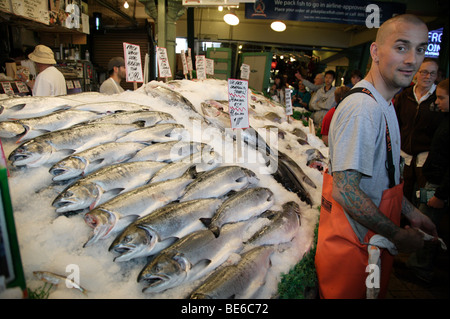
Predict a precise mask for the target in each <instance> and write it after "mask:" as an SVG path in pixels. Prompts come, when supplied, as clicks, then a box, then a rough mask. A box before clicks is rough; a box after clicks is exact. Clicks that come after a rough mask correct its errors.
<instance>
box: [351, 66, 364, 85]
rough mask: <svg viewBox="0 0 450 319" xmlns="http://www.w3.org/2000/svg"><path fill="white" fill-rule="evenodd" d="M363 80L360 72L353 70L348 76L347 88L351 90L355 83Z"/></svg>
mask: <svg viewBox="0 0 450 319" xmlns="http://www.w3.org/2000/svg"><path fill="white" fill-rule="evenodd" d="M362 79H363V75H362V73H361V71H360V70H353V71H352V73H351V75H350V83H349V84H347V86H348V87H349V88H352V87H353V86H354V85H355V84H356V83H358V82H359V81H361V80H362Z"/></svg>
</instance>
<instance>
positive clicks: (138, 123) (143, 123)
mask: <svg viewBox="0 0 450 319" xmlns="http://www.w3.org/2000/svg"><path fill="white" fill-rule="evenodd" d="M133 124H136V125H137V126H139V127H145V121H136V122H133Z"/></svg>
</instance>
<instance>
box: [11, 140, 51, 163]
mask: <svg viewBox="0 0 450 319" xmlns="http://www.w3.org/2000/svg"><path fill="white" fill-rule="evenodd" d="M33 141H34V140H30V141H27V142H25V143H23V144H22V145H20V146H18V147H17V148H16V149H15V150H13V151H12V152H11V154H10V155H9V157H8V159H9V160H10V161H11V163H12V165H14V166H30V167H37V166H40V165H41V164H42V163H45V162H46V161H47V159H48V158H50V156H51V154H52V150H53V149H52V147H51V146H50V145H49V144H47V143H34V142H33Z"/></svg>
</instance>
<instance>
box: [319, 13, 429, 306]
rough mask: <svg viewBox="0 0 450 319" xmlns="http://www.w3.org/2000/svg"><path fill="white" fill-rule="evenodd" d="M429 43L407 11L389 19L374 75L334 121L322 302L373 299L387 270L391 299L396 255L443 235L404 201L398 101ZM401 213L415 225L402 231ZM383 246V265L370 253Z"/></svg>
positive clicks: (322, 230)
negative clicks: (374, 282)
mask: <svg viewBox="0 0 450 319" xmlns="http://www.w3.org/2000/svg"><path fill="white" fill-rule="evenodd" d="M427 42H428V29H427V27H426V25H425V24H424V23H423V22H422V21H421V20H420V19H418V18H417V17H415V16H413V15H408V14H406V15H399V16H396V17H394V18H392V19H390V20H388V21H386V22H385V23H384V24H383V25H382V26H381V27H380V28H379V30H378V33H377V37H376V40H375V42H373V43H372V45H371V47H370V54H371V56H372V64H371V69H370V71H369V73H368V74H367V76H366V77H365V79H364V80H362V81H360V82H359V83H358V84H357V85H355V87H356V88H357V89H356V90H353V92H354V93H356V94H351V95H348V96H347V97H346V98H345V99H344V100H342V101H341V103H340V104H339V107H338V108H337V110H336V112H335V114H334V116H333V119H332V122H331V125H330V133H329V146H330V156H329V158H330V165H329V172H330V173H331V174H332V175H330V174H328V173H325V174H324V181H323V191H322V206H321V213H320V222H319V233H318V234H319V236H318V243H317V251H316V270H317V276H318V280H319V290H320V296H321V297H322V298H346V299H348V298H366V296H367V295H366V292H367V288H374V287H373V286H371V285H368V284H366V283H367V281H366V280H367V279H368V278H369V272H371V271H372V275H374V276H377V275H378V274H380V271H381V279H380V286H379V288H380V291H379V294H378V297H384V296H385V294H386V288H387V285H388V281H389V275H390V271H391V268H392V263H393V256H392V255H391V253H395V249H397V250H398V251H402V252H412V251H416V250H417V249H419V248H421V247H422V246H423V235H422V233H421V232H419V230H418V229H422V230H423V231H425V232H427V233H429V234H431V235H433V236H437V233H436V227H435V225H434V224H433V223H432V222H431V220H430V219H429V218H428V217H426V216H425V215H424V214H422V213H421V212H420V211H419V210H418V209H417V208H415V207H414V206H413V205H412V204H411V203H410V202H409V201H407V200H406V199H405V198H404V196H403V184H402V183H401V182H400V167H399V166H400V131H399V127H398V123H397V117H396V114H395V110H394V107H393V105H392V102H391V101H392V98H393V97H394V95H395V93H396V92H398V91H399V89H400V88H403V87H407V86H408V85H409V84H410V83H411V80H412V78H413V76H414V74H415V73H416V72H417V70H418V69H419V67H420V65H421V63H422V61H423V59H424V55H425V51H426V48H427ZM387 168H389V170H388V169H387ZM401 213H402V214H403V215H404V216H405V217H406V218H407V220H409V222H410V226H411V227H405V228H402V227H400V226H399V225H400V215H401ZM374 235H378V236H374ZM376 239H377V240H379V241H378V242H375V240H376ZM369 243H370V245H369V246H368V244H369ZM380 243H382V245H380ZM377 246H380V247H384V246H386V247H389V248H390V251H388V250H387V249H381V251H379V253H380V264H378V263H376V261H375V263H376V264H372V261H369V248H370V249H371V250H370V251H371V252H373V251H376V250H377V249H379V248H377ZM390 252H391V253H390ZM371 256H372V254H371ZM369 264H371V267H369V268H367V267H368V265H369ZM380 265H381V267H380ZM372 266H373V267H372ZM366 271H367V272H366ZM369 279H370V278H369ZM369 283H371V282H369ZM375 288H376V287H375ZM377 292H378V291H377Z"/></svg>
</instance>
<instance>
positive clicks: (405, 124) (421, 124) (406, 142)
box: [394, 58, 442, 206]
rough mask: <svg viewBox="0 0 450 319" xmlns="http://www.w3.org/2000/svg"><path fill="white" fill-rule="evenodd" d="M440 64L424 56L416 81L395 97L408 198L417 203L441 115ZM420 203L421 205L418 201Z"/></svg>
mask: <svg viewBox="0 0 450 319" xmlns="http://www.w3.org/2000/svg"><path fill="white" fill-rule="evenodd" d="M438 68H439V66H438V64H437V62H436V61H435V60H433V59H429V58H425V59H424V61H423V63H422V65H421V66H420V68H419V71H418V72H417V83H416V84H415V85H413V86H410V87H408V88H405V89H404V90H403V91H402V92H401V93H400V94H398V95H397V96H396V97H395V99H394V105H395V111H396V113H397V118H398V123H399V126H400V136H401V156H402V157H403V158H404V159H405V168H404V172H403V178H404V181H405V185H404V188H403V191H404V194H405V196H406V198H407V199H408V200H409V201H411V202H412V203H413V204H416V203H417V201H416V191H417V190H418V189H420V188H421V187H424V186H425V178H424V177H423V174H422V166H423V163H425V160H426V158H427V155H428V151H429V150H430V146H431V139H432V138H433V134H434V132H435V130H436V128H437V127H438V126H439V123H440V122H441V119H442V113H441V112H439V108H438V106H437V105H436V103H435V101H436V94H435V90H436V85H435V84H434V81H435V79H436V77H437V72H438ZM417 206H418V205H417Z"/></svg>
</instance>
